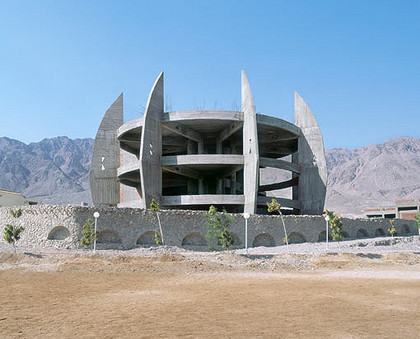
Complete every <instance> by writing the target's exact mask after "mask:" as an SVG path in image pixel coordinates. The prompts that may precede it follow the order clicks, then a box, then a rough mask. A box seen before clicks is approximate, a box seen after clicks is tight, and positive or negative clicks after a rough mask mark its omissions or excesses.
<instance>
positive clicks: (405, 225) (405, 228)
mask: <svg viewBox="0 0 420 339" xmlns="http://www.w3.org/2000/svg"><path fill="white" fill-rule="evenodd" d="M402 228H403V232H404V234H410V233H411V231H410V227H409V226H408V225H407V224H404V225H403V226H402Z"/></svg>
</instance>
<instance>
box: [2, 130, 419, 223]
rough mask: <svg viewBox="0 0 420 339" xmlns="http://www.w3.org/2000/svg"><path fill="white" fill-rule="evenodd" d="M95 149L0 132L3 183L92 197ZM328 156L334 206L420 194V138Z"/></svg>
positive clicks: (355, 208) (69, 197)
mask: <svg viewBox="0 0 420 339" xmlns="http://www.w3.org/2000/svg"><path fill="white" fill-rule="evenodd" d="M92 150H93V140H92V139H89V138H87V139H76V140H71V139H69V138H67V137H57V138H52V139H44V140H42V141H40V142H37V143H30V144H29V145H26V144H24V143H22V142H20V141H17V140H12V139H9V138H0V188H3V189H10V190H14V191H18V192H21V193H23V194H24V195H25V196H27V197H28V198H32V199H37V200H40V201H42V202H43V203H47V204H70V203H73V204H80V203H81V202H82V201H84V202H87V203H91V198H90V191H89V166H90V158H91V155H92ZM326 156H327V166H328V172H329V178H328V189H327V201H326V207H327V208H329V209H332V210H334V211H336V212H339V213H341V214H343V215H347V216H348V215H354V216H357V215H362V214H363V210H364V208H365V207H369V206H371V207H375V206H386V205H390V204H392V203H393V202H394V201H395V200H396V199H414V198H420V138H412V137H400V138H396V139H391V140H388V141H386V142H384V143H382V144H372V145H368V146H365V147H362V148H358V149H354V150H347V149H342V148H340V149H337V148H335V149H331V150H327V151H326ZM262 173H264V178H263V179H262V180H261V183H262V184H265V183H269V182H273V181H274V180H276V178H277V177H280V178H282V180H286V179H287V178H288V176H290V174H289V173H287V172H284V171H280V170H273V171H271V170H270V171H267V170H262ZM285 191H286V192H282V193H287V194H289V195H290V190H288V191H287V190H285Z"/></svg>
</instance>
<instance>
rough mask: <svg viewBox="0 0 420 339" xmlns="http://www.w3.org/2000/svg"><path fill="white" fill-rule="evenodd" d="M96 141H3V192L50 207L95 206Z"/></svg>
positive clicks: (0, 156) (0, 173) (0, 166)
mask: <svg viewBox="0 0 420 339" xmlns="http://www.w3.org/2000/svg"><path fill="white" fill-rule="evenodd" d="M92 151H93V140H92V139H76V140H72V139H69V138H67V137H56V138H52V139H44V140H42V141H40V142H34V143H30V144H29V145H26V144H24V143H22V142H20V141H17V140H13V139H9V138H0V188H4V189H10V190H13V191H17V192H21V193H22V194H23V195H25V196H26V197H28V198H32V199H36V200H40V201H42V202H43V203H46V204H69V203H76V204H80V203H81V202H82V201H85V202H88V203H90V202H91V197H90V191H89V168H90V157H91V154H92Z"/></svg>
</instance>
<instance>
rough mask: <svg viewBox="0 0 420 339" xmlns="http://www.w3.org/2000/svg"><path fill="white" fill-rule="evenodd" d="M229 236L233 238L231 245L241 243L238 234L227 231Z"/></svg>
mask: <svg viewBox="0 0 420 339" xmlns="http://www.w3.org/2000/svg"><path fill="white" fill-rule="evenodd" d="M229 234H230V235H231V237H232V238H233V246H239V245H242V242H241V239H239V236H238V235H237V234H236V233H234V232H229Z"/></svg>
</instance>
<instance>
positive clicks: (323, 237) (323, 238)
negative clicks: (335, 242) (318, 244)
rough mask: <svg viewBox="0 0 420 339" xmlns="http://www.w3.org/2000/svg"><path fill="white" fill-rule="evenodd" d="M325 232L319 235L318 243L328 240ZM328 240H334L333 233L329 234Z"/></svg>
mask: <svg viewBox="0 0 420 339" xmlns="http://www.w3.org/2000/svg"><path fill="white" fill-rule="evenodd" d="M325 233H326V232H325V231H322V232H320V233H319V235H318V241H325V240H326V239H325ZM328 240H332V236H331V233H330V232H328Z"/></svg>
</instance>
